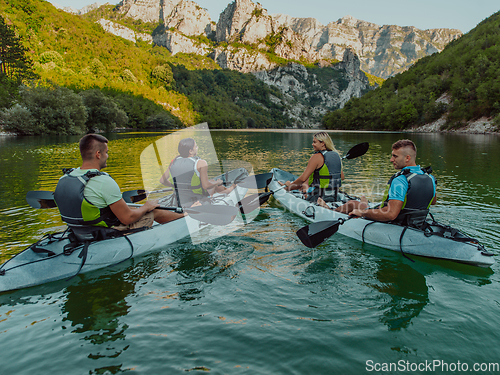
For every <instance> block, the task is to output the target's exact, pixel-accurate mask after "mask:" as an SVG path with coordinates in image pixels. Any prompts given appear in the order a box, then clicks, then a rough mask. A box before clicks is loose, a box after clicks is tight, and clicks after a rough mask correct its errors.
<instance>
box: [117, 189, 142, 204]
mask: <svg viewBox="0 0 500 375" xmlns="http://www.w3.org/2000/svg"><path fill="white" fill-rule="evenodd" d="M147 197H148V193H147V192H146V190H142V189H139V190H129V191H124V192H123V193H122V198H123V200H124V201H125V202H127V203H136V202H140V201H142V200H143V199H146V198H147Z"/></svg>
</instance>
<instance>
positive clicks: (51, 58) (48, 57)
mask: <svg viewBox="0 0 500 375" xmlns="http://www.w3.org/2000/svg"><path fill="white" fill-rule="evenodd" d="M38 62H39V63H40V64H47V63H49V62H53V63H55V64H56V65H57V66H60V67H62V66H64V59H63V57H62V56H61V55H60V54H59V53H58V52H56V51H45V52H43V53H42V54H41V55H40V57H39V58H38Z"/></svg>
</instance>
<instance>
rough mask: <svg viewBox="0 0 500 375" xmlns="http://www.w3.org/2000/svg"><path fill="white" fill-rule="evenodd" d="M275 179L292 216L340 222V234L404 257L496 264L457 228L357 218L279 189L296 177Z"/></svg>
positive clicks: (277, 174) (343, 198) (273, 187)
mask: <svg viewBox="0 0 500 375" xmlns="http://www.w3.org/2000/svg"><path fill="white" fill-rule="evenodd" d="M271 172H272V173H273V178H272V180H271V182H270V184H269V190H270V191H272V192H274V193H273V196H274V199H276V200H277V201H278V202H279V203H280V204H281V205H283V206H284V207H286V208H287V209H288V210H290V212H292V213H294V214H296V215H298V216H300V217H302V218H303V219H305V220H308V221H310V222H313V223H317V222H323V221H325V222H326V221H330V222H331V221H333V220H339V221H340V222H341V225H338V224H337V226H338V233H340V234H342V235H344V236H347V237H350V238H353V239H356V240H358V241H362V242H366V243H368V244H371V245H375V246H378V247H381V248H384V249H388V250H393V251H399V252H401V253H403V255H405V256H407V255H417V256H422V257H428V258H437V259H446V260H451V261H454V262H460V263H466V264H470V265H474V266H479V267H490V266H491V265H493V264H494V263H495V260H494V257H493V256H492V255H493V254H492V253H490V252H488V251H487V250H486V249H485V248H484V247H483V246H482V245H481V244H479V243H478V241H477V240H475V239H473V238H471V237H468V236H467V235H465V234H464V233H462V232H460V231H459V230H457V229H455V228H451V227H450V226H447V225H444V224H441V223H438V222H436V221H434V220H432V221H430V220H429V219H427V220H428V224H429V226H428V229H426V230H425V231H424V230H421V229H416V228H412V227H404V226H401V225H397V224H390V223H383V222H376V221H372V220H367V219H362V218H355V219H349V217H348V216H347V215H345V214H342V213H339V212H336V211H333V210H331V209H328V208H324V207H321V206H319V205H317V204H316V202H308V201H307V200H305V199H303V197H302V193H301V192H299V191H292V192H287V191H285V190H284V189H279V188H280V187H281V186H282V185H281V184H280V183H279V181H280V182H282V183H284V182H285V181H295V180H296V178H297V177H296V176H294V175H293V174H291V173H288V172H286V171H283V170H281V169H278V168H274V169H272V170H271ZM349 198H350V197H348V196H347V195H344V194H342V193H339V198H338V199H339V201H338V202H332V203H329V205H331V206H333V207H338V206H340V205H342V204H344V203H346V202H347V201H348V199H349Z"/></svg>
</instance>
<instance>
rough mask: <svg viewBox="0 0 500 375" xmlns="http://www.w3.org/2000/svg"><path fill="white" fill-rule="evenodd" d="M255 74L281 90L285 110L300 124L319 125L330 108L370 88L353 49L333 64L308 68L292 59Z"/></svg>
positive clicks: (301, 125) (336, 107)
mask: <svg viewBox="0 0 500 375" xmlns="http://www.w3.org/2000/svg"><path fill="white" fill-rule="evenodd" d="M254 75H255V76H256V77H257V78H259V79H260V80H262V81H264V82H265V83H267V84H268V85H272V86H275V87H277V88H278V89H279V90H280V91H281V92H282V94H283V102H284V104H285V105H286V107H287V108H288V109H287V113H286V114H287V115H288V116H289V117H290V118H292V119H293V120H294V121H295V126H297V127H319V125H320V124H321V119H322V117H323V116H324V115H325V114H326V113H327V112H328V111H332V110H335V109H338V108H342V107H344V105H345V103H347V101H348V100H349V99H351V98H352V97H357V98H359V97H361V96H362V95H363V94H365V93H366V92H368V91H369V90H370V89H371V87H370V85H369V82H368V79H367V78H366V75H365V73H363V72H362V71H361V70H360V61H359V58H358V57H357V56H356V54H355V53H354V51H353V50H352V49H346V50H345V51H344V56H343V61H342V62H339V63H336V64H333V65H330V66H324V67H319V66H318V67H315V68H306V67H305V66H303V65H301V64H296V63H291V64H288V65H286V66H277V67H275V68H273V69H271V70H261V71H258V72H255V73H254Z"/></svg>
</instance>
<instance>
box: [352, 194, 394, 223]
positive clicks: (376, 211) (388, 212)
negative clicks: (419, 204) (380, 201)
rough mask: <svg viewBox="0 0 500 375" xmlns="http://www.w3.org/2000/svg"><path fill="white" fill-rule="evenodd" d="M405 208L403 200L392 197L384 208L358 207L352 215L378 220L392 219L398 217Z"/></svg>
mask: <svg viewBox="0 0 500 375" xmlns="http://www.w3.org/2000/svg"><path fill="white" fill-rule="evenodd" d="M402 208H403V202H402V201H398V200H395V199H391V200H390V201H389V202H387V206H384V207H382V208H372V209H359V208H356V209H354V210H352V211H351V213H350V215H354V216H360V217H364V218H366V219H370V220H376V221H391V220H394V219H395V218H397V217H398V215H399V213H400V212H401V209H402Z"/></svg>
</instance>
